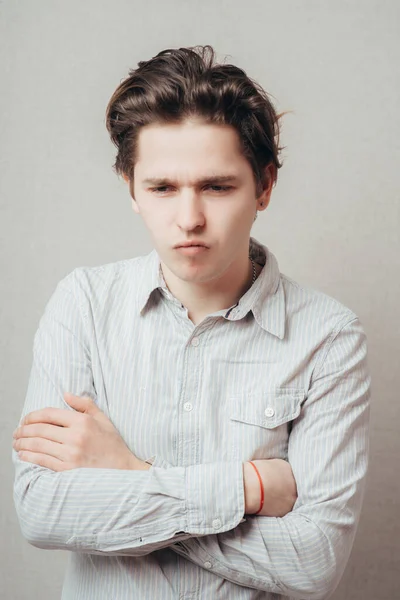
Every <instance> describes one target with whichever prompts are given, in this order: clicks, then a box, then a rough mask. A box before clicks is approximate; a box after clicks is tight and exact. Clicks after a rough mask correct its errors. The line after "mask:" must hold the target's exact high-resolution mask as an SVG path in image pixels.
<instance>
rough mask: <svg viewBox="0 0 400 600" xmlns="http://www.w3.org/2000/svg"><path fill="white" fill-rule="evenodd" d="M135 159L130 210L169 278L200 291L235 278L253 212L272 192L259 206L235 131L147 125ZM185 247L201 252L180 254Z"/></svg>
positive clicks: (202, 125) (191, 124)
mask: <svg viewBox="0 0 400 600" xmlns="http://www.w3.org/2000/svg"><path fill="white" fill-rule="evenodd" d="M137 154H138V156H137V161H136V164H135V169H134V189H133V198H134V199H133V209H134V210H135V211H136V212H138V213H140V215H141V216H142V218H143V220H144V222H145V225H146V226H147V228H148V230H149V232H150V234H151V237H152V239H153V243H154V246H155V248H156V250H157V252H158V254H159V256H160V259H161V263H162V265H163V270H164V272H165V269H167V270H169V271H170V272H171V273H173V275H174V276H175V277H178V278H179V279H181V280H184V281H187V282H192V283H198V284H200V283H207V282H211V281H212V280H215V279H216V278H219V277H222V276H223V275H226V276H227V275H229V274H230V276H233V277H234V275H235V265H236V266H237V265H238V264H239V262H240V261H241V264H243V259H244V258H245V257H247V254H248V245H249V237H250V230H251V226H252V224H253V221H254V216H255V213H256V209H259V210H260V209H261V210H262V209H264V208H266V205H267V204H268V201H269V196H270V189H269V190H267V192H264V193H263V196H262V198H259V199H258V200H257V198H256V188H255V180H254V176H253V172H252V169H251V166H250V164H249V162H248V161H247V160H246V159H245V158H244V156H243V155H242V153H241V151H240V145H239V137H238V134H237V132H236V131H235V129H234V128H233V127H230V126H226V125H221V126H220V125H213V124H212V125H211V124H206V123H204V122H202V121H199V120H191V121H185V122H184V123H180V124H166V125H164V124H163V125H151V126H146V127H143V129H142V130H141V131H140V134H139V140H138V153H137ZM222 178H223V179H222ZM270 187H272V182H271V186H270ZM260 201H263V202H264V206H262V207H260V205H259V203H260ZM188 243H193V244H196V245H195V246H190V247H182V245H183V244H188Z"/></svg>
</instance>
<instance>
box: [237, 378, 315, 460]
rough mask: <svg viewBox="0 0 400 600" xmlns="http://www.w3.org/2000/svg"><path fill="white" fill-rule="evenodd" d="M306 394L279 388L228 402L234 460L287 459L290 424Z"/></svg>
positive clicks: (293, 389) (302, 391) (297, 390)
mask: <svg viewBox="0 0 400 600" xmlns="http://www.w3.org/2000/svg"><path fill="white" fill-rule="evenodd" d="M304 397H305V392H304V390H303V389H299V388H281V389H275V390H268V391H263V392H260V393H259V394H258V393H254V394H247V395H246V394H243V395H241V396H237V397H234V398H231V411H230V432H231V435H230V438H231V439H230V442H231V448H230V450H231V453H232V456H233V458H234V459H235V460H243V461H245V460H251V459H255V458H284V459H286V458H287V447H288V440H289V433H290V424H291V422H292V421H293V420H294V419H295V418H296V417H298V416H299V414H300V410H301V403H302V401H303V400H304Z"/></svg>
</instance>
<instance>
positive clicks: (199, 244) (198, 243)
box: [174, 242, 208, 249]
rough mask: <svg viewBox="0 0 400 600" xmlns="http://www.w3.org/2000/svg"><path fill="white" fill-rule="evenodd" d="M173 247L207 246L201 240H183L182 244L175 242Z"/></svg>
mask: <svg viewBox="0 0 400 600" xmlns="http://www.w3.org/2000/svg"><path fill="white" fill-rule="evenodd" d="M174 248H177V249H179V248H208V246H206V245H205V244H203V242H183V244H177V245H176V246H174Z"/></svg>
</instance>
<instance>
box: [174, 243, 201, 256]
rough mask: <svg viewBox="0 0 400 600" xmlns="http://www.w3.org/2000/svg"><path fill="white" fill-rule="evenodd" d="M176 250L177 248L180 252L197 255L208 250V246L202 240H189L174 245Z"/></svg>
mask: <svg viewBox="0 0 400 600" xmlns="http://www.w3.org/2000/svg"><path fill="white" fill-rule="evenodd" d="M174 248H175V250H177V251H178V252H179V253H180V254H185V255H186V256H195V255H196V254H202V253H203V252H205V251H206V250H208V246H206V245H205V244H203V243H201V242H197V243H196V242H188V243H184V244H178V245H177V246H174Z"/></svg>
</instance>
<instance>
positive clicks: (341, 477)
mask: <svg viewBox="0 0 400 600" xmlns="http://www.w3.org/2000/svg"><path fill="white" fill-rule="evenodd" d="M250 252H251V255H252V257H253V258H254V259H255V260H256V261H257V262H258V263H260V264H261V265H264V267H263V269H262V271H261V273H260V275H259V277H258V278H257V280H256V282H255V283H254V284H253V286H252V287H251V288H250V289H249V290H248V291H247V293H246V294H245V295H244V296H242V298H241V299H240V301H239V302H238V304H237V305H235V306H234V307H231V309H229V310H222V311H219V312H216V313H213V314H211V315H209V316H208V317H207V318H205V319H204V320H203V321H202V322H201V323H200V324H198V325H197V326H195V325H194V324H193V323H192V322H191V321H190V319H189V318H188V314H187V310H186V309H185V308H184V307H183V306H182V305H181V304H180V302H179V301H178V300H177V299H176V298H174V297H173V296H172V295H171V293H170V292H169V291H168V289H167V287H166V285H165V282H164V279H163V277H162V274H161V270H160V261H159V257H158V255H157V253H156V252H155V251H153V252H152V253H150V254H149V255H148V256H144V257H139V258H133V259H129V260H123V261H119V262H116V263H112V264H107V265H103V266H100V267H94V268H93V267H90V268H89V267H81V268H77V269H75V270H74V271H72V272H71V273H70V274H68V275H67V276H66V277H65V278H64V279H63V280H62V281H60V283H59V284H58V286H57V288H56V290H55V292H54V293H53V295H52V297H51V298H50V300H49V302H48V304H47V306H46V310H45V313H44V315H43V316H42V318H41V320H40V323H39V327H38V330H37V332H36V335H35V339H34V349H33V365H32V370H31V374H30V379H29V385H28V391H27V395H26V401H25V405H24V408H23V414H22V416H24V415H25V414H27V413H28V412H31V411H33V410H37V409H40V408H43V407H46V406H54V407H59V408H68V409H69V410H72V409H71V408H70V407H68V406H67V405H66V404H65V402H64V400H63V393H64V392H67V391H68V392H72V393H73V394H76V395H80V396H83V395H88V396H91V397H92V398H93V399H95V401H96V402H97V404H98V406H99V407H100V408H101V409H102V410H103V411H104V412H105V414H106V415H107V416H108V417H109V418H110V419H111V421H112V422H113V423H114V425H115V426H116V427H117V429H118V430H119V432H120V434H121V436H122V437H123V439H124V440H125V441H126V443H127V445H128V446H129V448H130V449H131V450H132V452H133V453H134V454H135V455H136V456H137V457H139V458H140V459H143V460H146V459H152V460H153V466H152V467H151V468H150V470H149V471H128V470H116V469H90V468H79V469H73V470H69V471H64V472H59V473H56V472H53V471H51V470H49V469H46V468H43V467H39V466H36V465H33V464H31V463H27V462H23V461H21V460H19V459H18V455H17V454H16V452H14V451H13V460H14V463H15V468H16V479H15V492H14V495H15V505H16V509H17V512H18V516H19V520H20V524H21V529H22V532H23V535H24V536H25V537H26V538H27V540H28V541H29V542H30V543H32V544H33V545H35V546H38V547H39V548H48V549H64V550H69V551H70V554H69V563H68V568H67V572H66V576H65V581H64V587H63V595H62V598H63V600H114V599H115V600H119V599H121V600H122V599H127V600H128V599H129V600H131V599H132V600H133V599H139V600H143V599H144V598H146V600H147V599H150V600H151V599H153V598H154V599H158V598H159V599H161V600H170V599H171V600H172V599H174V600H177V599H180V600H195V599H196V600H197V599H199V600H200V599H201V600H202V599H210V600H214V599H221V600H222V599H229V600H250V599H251V600H256V599H257V600H258V599H261V598H263V599H266V600H272V599H275V600H277V599H280V598H286V597H290V598H297V599H300V598H302V599H304V598H308V599H318V598H325V597H326V596H327V595H328V594H329V593H331V591H332V589H334V587H335V586H336V585H337V583H338V580H339V579H340V576H341V575H342V572H343V570H344V567H345V565H346V562H347V559H348V556H349V553H350V550H351V546H352V543H353V538H354V534H355V530H356V526H357V522H358V518H359V514H360V509H361V504H362V497H363V490H364V484H365V475H366V470H367V462H368V421H369V397H370V391H369V390H370V378H369V374H368V368H367V364H366V354H367V349H366V340H365V334H364V332H363V329H362V327H361V325H360V322H359V320H358V318H357V316H356V315H355V314H354V313H353V312H351V311H350V310H349V309H348V308H346V307H344V306H343V305H342V304H340V303H339V302H337V301H336V300H334V299H332V298H330V297H329V296H327V295H325V294H323V293H320V292H317V291H314V290H311V289H308V288H305V287H303V286H300V285H299V284H297V283H295V282H294V281H292V280H291V279H289V278H288V277H286V276H284V275H283V274H281V273H280V272H279V268H278V264H277V261H276V259H275V257H274V255H273V254H272V253H271V252H270V251H269V250H268V249H267V248H266V247H265V246H263V245H262V244H260V243H259V242H257V241H256V240H254V239H253V238H251V240H250ZM255 458H282V459H286V460H288V461H289V462H290V464H291V467H292V469H293V472H294V476H295V478H296V481H297V488H298V499H297V501H296V504H295V506H294V509H293V511H292V512H290V513H289V514H288V515H286V516H285V517H283V518H272V517H262V516H253V517H251V516H250V517H248V516H245V517H244V493H243V469H242V463H243V462H244V461H247V460H250V459H255Z"/></svg>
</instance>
